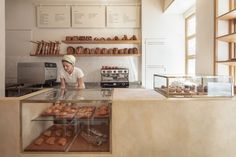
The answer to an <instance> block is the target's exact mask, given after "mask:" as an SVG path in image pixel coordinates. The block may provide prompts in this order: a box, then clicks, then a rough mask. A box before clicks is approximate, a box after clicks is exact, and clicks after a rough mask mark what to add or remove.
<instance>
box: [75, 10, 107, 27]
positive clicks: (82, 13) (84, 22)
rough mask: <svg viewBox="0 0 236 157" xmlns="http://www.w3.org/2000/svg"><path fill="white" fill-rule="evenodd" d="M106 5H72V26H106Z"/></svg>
mask: <svg viewBox="0 0 236 157" xmlns="http://www.w3.org/2000/svg"><path fill="white" fill-rule="evenodd" d="M105 14H106V8H105V6H72V27H85V28H100V27H105V23H106V22H105V17H106V16H105Z"/></svg>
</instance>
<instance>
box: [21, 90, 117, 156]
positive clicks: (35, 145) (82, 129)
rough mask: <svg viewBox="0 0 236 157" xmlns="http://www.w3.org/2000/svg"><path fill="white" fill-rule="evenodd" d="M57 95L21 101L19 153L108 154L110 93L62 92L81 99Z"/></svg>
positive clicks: (46, 94) (108, 91)
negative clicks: (20, 145)
mask: <svg viewBox="0 0 236 157" xmlns="http://www.w3.org/2000/svg"><path fill="white" fill-rule="evenodd" d="M60 92H61V91H60V90H59V89H53V90H50V91H48V92H45V93H42V94H39V95H36V96H33V97H30V98H27V99H25V100H22V101H21V137H22V139H21V144H22V150H23V151H24V152H111V106H112V103H111V97H112V92H113V90H112V89H97V90H87V89H85V90H83V91H76V90H68V91H66V92H67V93H69V94H73V95H76V96H77V97H79V98H81V97H83V98H85V99H83V100H81V99H76V98H71V97H69V95H68V96H65V97H63V98H60ZM49 97H50V98H51V99H49V100H48V98H49ZM96 99H98V100H96Z"/></svg>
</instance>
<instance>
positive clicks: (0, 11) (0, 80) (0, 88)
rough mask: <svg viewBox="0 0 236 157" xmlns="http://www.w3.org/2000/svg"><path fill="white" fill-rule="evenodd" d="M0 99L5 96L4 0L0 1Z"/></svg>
mask: <svg viewBox="0 0 236 157" xmlns="http://www.w3.org/2000/svg"><path fill="white" fill-rule="evenodd" d="M0 34H1V35H0V57H1V62H0V76H1V77H0V97H3V96H5V0H0Z"/></svg>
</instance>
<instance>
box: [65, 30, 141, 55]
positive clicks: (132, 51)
mask: <svg viewBox="0 0 236 157" xmlns="http://www.w3.org/2000/svg"><path fill="white" fill-rule="evenodd" d="M62 43H65V44H68V45H69V46H68V47H67V52H66V53H67V54H73V55H76V56H81V57H82V56H85V57H87V56H140V53H139V46H138V47H130V46H129V47H125V48H124V47H123V48H121V47H120V46H119V47H112V48H111V47H110V48H108V47H98V46H96V47H93V48H91V47H84V45H83V46H81V44H85V45H86V44H95V45H96V44H97V45H99V44H101V45H102V44H104V45H106V44H130V45H139V44H140V40H138V39H137V37H136V35H133V36H130V37H128V36H127V35H124V36H122V37H118V36H114V37H107V38H104V37H100V38H99V37H95V38H93V37H92V36H66V39H65V40H63V41H62ZM73 44H78V46H76V47H74V46H72V45H73Z"/></svg>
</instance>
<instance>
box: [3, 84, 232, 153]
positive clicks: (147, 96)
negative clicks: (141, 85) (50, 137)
mask: <svg viewBox="0 0 236 157" xmlns="http://www.w3.org/2000/svg"><path fill="white" fill-rule="evenodd" d="M39 92H42V91H39ZM44 92H45V91H43V93H44ZM32 94H33V95H35V94H36V93H32ZM33 95H30V97H31V98H32V96H33ZM28 97H29V96H27V95H26V96H25V97H24V98H21V97H19V98H2V99H1V101H0V124H1V129H0V138H1V143H0V152H1V156H2V157H48V156H49V157H62V156H63V157H77V156H79V157H128V156H129V157H143V156H146V157H153V156H162V157H170V156H176V157H189V156H191V157H192V156H206V157H222V156H227V157H233V156H235V154H236V150H235V147H236V122H235V120H234V119H236V106H235V104H236V99H235V97H233V98H217V99H214V98H179V99H178V98H165V97H164V96H162V95H160V94H159V93H157V92H154V91H153V90H148V89H129V88H127V89H114V92H113V96H112V110H111V124H112V125H111V134H110V136H111V139H112V140H111V143H110V146H111V151H110V152H94V151H91V152H83V151H82V152H73V151H71V152H43V153H38V152H23V151H22V149H21V147H22V143H21V142H22V141H21V138H22V137H21V131H20V130H21V129H20V128H21V125H22V124H21V120H20V115H21V113H20V101H21V100H22V99H25V98H28ZM41 103H44V105H48V103H45V102H41ZM32 106H33V108H31V107H32ZM37 106H38V107H40V105H39V104H37V105H33V104H28V105H26V106H25V107H26V108H27V107H28V110H27V112H25V114H24V115H25V120H24V123H25V125H24V126H26V127H29V125H28V124H29V123H30V121H28V120H29V119H30V116H32V117H34V116H35V115H37V114H36V113H37V112H40V111H39V110H38V109H35V108H37ZM41 107H42V106H41ZM41 110H42V108H41ZM28 111H29V112H28ZM27 114H29V116H28V115H27ZM27 119H28V120H27ZM33 127H35V126H33ZM85 128H86V125H85ZM95 129H101V131H102V130H103V129H106V127H103V126H102V125H101V126H97V127H95ZM35 131H38V130H35ZM34 134H35V132H32V135H31V136H33V135H34ZM28 135H30V132H28ZM29 137H30V136H29ZM30 138H32V137H30ZM76 139H78V140H77V141H79V140H80V139H81V136H78V137H77V138H76ZM28 143H30V141H28V142H27V141H26V142H25V143H24V144H25V145H28ZM84 144H85V143H76V145H78V146H81V147H80V149H81V150H83V149H84ZM74 148H75V147H74V145H73V147H71V150H74ZM106 148H107V147H106ZM101 149H104V150H105V145H104V147H101ZM91 150H94V148H92V147H91Z"/></svg>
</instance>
